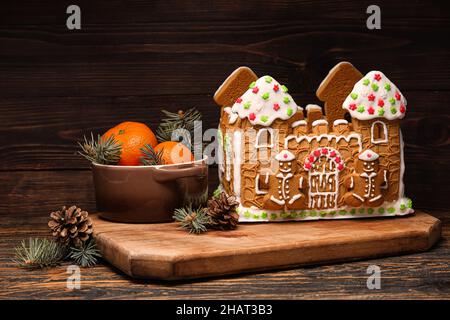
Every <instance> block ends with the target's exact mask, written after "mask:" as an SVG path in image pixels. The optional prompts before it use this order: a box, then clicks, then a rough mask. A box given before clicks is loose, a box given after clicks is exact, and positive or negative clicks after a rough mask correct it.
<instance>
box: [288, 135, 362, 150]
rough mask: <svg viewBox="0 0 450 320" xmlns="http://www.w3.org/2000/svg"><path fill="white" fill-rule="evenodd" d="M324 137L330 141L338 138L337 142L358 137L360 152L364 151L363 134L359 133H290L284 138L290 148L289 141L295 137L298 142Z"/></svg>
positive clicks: (318, 140) (309, 141) (348, 140)
mask: <svg viewBox="0 0 450 320" xmlns="http://www.w3.org/2000/svg"><path fill="white" fill-rule="evenodd" d="M323 138H326V139H327V140H328V141H331V140H333V139H336V142H339V141H340V140H342V139H344V140H345V141H347V142H350V139H352V138H353V139H357V140H358V145H359V152H361V151H362V142H361V135H360V134H359V133H351V134H349V135H346V136H337V135H334V134H326V133H324V134H321V135H318V136H304V135H301V136H295V135H289V136H287V137H286V138H284V148H285V149H288V146H289V141H290V140H292V139H295V141H296V142H297V143H300V142H301V141H303V140H306V141H308V143H311V141H312V140H316V141H317V142H320V140H322V139H323Z"/></svg>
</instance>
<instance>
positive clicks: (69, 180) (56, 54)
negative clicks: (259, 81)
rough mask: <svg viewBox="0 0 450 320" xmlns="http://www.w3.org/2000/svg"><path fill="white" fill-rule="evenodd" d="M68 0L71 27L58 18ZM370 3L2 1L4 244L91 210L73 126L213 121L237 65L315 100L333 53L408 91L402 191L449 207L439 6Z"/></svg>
mask: <svg viewBox="0 0 450 320" xmlns="http://www.w3.org/2000/svg"><path fill="white" fill-rule="evenodd" d="M72 3H75V4H77V5H79V6H80V7H81V11H82V30H75V31H69V30H67V29H66V25H65V23H66V18H67V15H66V13H65V12H66V8H67V6H68V5H70V4H72ZM372 3H373V1H305V0H301V1H273V0H272V1H248V0H247V1H235V0H221V1H181V0H178V1H176V0H166V1H148V0H135V1H121V0H108V1H106V0H96V1H72V0H71V1H66V0H61V1H57V0H54V1H50V0H40V1H5V0H3V1H1V3H0V123H1V126H0V219H1V220H0V221H1V225H2V231H1V233H0V234H1V235H2V236H7V237H8V240H5V241H4V243H6V244H7V245H6V246H5V248H4V249H3V250H4V251H5V252H4V254H6V252H8V253H9V251H8V248H9V247H11V246H12V244H13V243H14V242H15V241H17V239H16V238H11V237H12V236H11V235H12V234H21V233H20V232H25V231H24V230H28V231H27V232H33V231H34V230H38V229H39V228H41V229H42V226H44V228H45V221H46V216H47V215H48V213H49V212H50V210H53V209H55V208H57V207H59V206H60V205H63V204H77V205H79V206H81V207H83V208H86V209H87V210H89V211H95V203H94V197H93V190H92V182H91V175H90V171H89V164H88V163H87V162H86V161H84V160H83V159H82V158H80V157H79V156H77V155H76V151H77V146H76V142H77V141H78V140H80V139H81V137H82V136H83V135H84V134H87V133H89V132H90V131H94V132H99V133H102V132H104V131H105V130H106V129H107V128H109V127H111V126H113V125H115V124H117V123H119V122H121V121H124V120H133V121H142V122H145V123H147V124H149V125H150V126H151V127H152V128H156V126H157V124H158V122H159V120H160V117H161V113H160V110H161V109H163V108H164V109H168V110H173V111H176V110H178V109H180V108H189V107H197V108H198V109H199V110H201V111H202V112H203V116H204V120H205V121H204V127H216V126H217V123H218V116H219V112H218V111H219V110H218V107H217V106H216V105H215V104H214V102H213V100H212V94H213V93H214V91H215V89H216V88H217V87H218V86H219V85H220V83H221V82H222V81H223V80H224V79H225V78H226V77H227V76H228V74H229V73H230V72H232V71H233V70H234V69H235V68H236V67H238V66H241V65H247V66H249V67H251V68H252V69H253V70H254V71H255V72H256V73H257V74H259V75H263V74H270V75H272V76H274V77H275V78H276V79H277V80H279V81H280V82H283V83H285V84H287V85H288V87H289V89H290V92H292V93H293V96H294V98H295V100H296V102H297V103H298V104H300V105H305V104H307V103H317V102H318V101H317V99H316V98H315V95H314V92H315V89H316V87H317V86H318V84H319V83H320V81H321V80H322V78H323V77H324V76H325V75H326V74H327V72H328V70H329V69H330V68H331V67H332V66H334V65H335V64H336V63H338V62H339V61H342V60H348V61H350V62H352V63H353V64H354V65H355V66H357V67H358V68H359V69H360V70H361V71H362V72H363V73H365V72H368V71H370V70H373V69H378V70H381V71H383V72H385V74H386V75H387V76H388V77H389V78H390V79H391V80H392V81H393V82H395V83H396V85H397V86H398V87H399V88H400V90H401V91H402V92H403V94H404V95H405V96H406V98H407V99H408V112H407V116H406V118H405V119H404V120H403V121H402V129H403V132H404V138H405V158H406V176H405V183H406V192H407V195H408V196H409V197H411V198H412V199H413V202H414V206H415V207H416V208H421V209H424V210H428V211H445V210H446V209H448V207H449V203H450V201H449V198H450V196H449V191H450V172H449V162H450V147H449V146H450V141H449V123H450V112H449V110H450V109H449V108H450V76H449V74H450V53H449V52H450V51H449V47H450V45H449V42H448V38H449V36H450V32H449V31H450V10H449V9H450V4H449V2H448V1H442V2H438V1H407V2H405V1H376V4H378V5H379V6H380V7H381V16H382V29H381V30H368V29H367V28H366V18H367V17H368V15H367V14H366V8H367V6H368V5H370V4H372ZM215 172H216V171H215V170H214V168H213V170H212V176H211V185H212V186H215V185H216V184H217V178H216V176H215ZM39 230H40V229H39ZM5 239H6V238H5Z"/></svg>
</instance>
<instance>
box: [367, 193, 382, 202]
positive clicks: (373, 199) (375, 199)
mask: <svg viewBox="0 0 450 320" xmlns="http://www.w3.org/2000/svg"><path fill="white" fill-rule="evenodd" d="M381 196H382V195H381V194H379V195H377V196H376V197H375V198H372V199H370V200H369V202H374V201H377V200H378V199H380V198H381Z"/></svg>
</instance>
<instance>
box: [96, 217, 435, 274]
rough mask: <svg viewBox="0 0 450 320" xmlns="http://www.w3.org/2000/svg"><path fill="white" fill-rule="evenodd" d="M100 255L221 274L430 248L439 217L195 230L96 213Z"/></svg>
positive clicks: (147, 269)
mask: <svg viewBox="0 0 450 320" xmlns="http://www.w3.org/2000/svg"><path fill="white" fill-rule="evenodd" d="M93 220H94V229H95V237H96V239H97V243H98V246H99V248H100V250H101V252H102V254H103V257H104V258H105V259H106V260H107V261H109V262H110V263H111V264H113V265H114V266H116V267H117V268H119V269H120V270H122V271H123V272H125V273H126V274H128V275H130V276H131V277H134V278H149V279H164V280H177V279H188V278H200V277H210V276H219V275H225V274H233V273H241V272H249V271H261V270H269V269H277V268H286V267H294V266H304V265H311V264H323V263H329V262H337V261H348V260H356V259H367V258H373V257H381V256H390V255H398V254H403V253H412V252H419V251H425V250H428V249H429V248H430V247H431V246H432V245H433V244H434V243H436V242H437V240H438V239H439V238H440V235H441V222H440V221H439V220H438V219H436V218H434V217H432V216H430V215H428V214H426V213H423V212H417V213H416V214H415V215H412V216H407V217H396V218H372V219H351V220H322V221H310V222H282V223H259V224H256V223H255V224H240V225H239V227H238V229H237V230H234V231H222V232H221V231H208V232H207V233H205V234H201V235H193V234H188V233H187V232H186V231H184V230H180V229H179V228H178V224H176V223H161V224H125V223H116V222H109V221H105V220H102V219H100V218H99V217H97V216H96V215H94V217H93Z"/></svg>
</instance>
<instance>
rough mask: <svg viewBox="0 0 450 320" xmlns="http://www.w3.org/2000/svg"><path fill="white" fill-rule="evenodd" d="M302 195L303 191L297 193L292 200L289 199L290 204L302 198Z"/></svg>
mask: <svg viewBox="0 0 450 320" xmlns="http://www.w3.org/2000/svg"><path fill="white" fill-rule="evenodd" d="M302 196H303V195H302V194H301V193H300V194H296V195H294V196H292V198H291V200H289V202H288V203H289V204H293V203H294V202H295V201H296V200H298V199H300V198H301V197H302Z"/></svg>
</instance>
